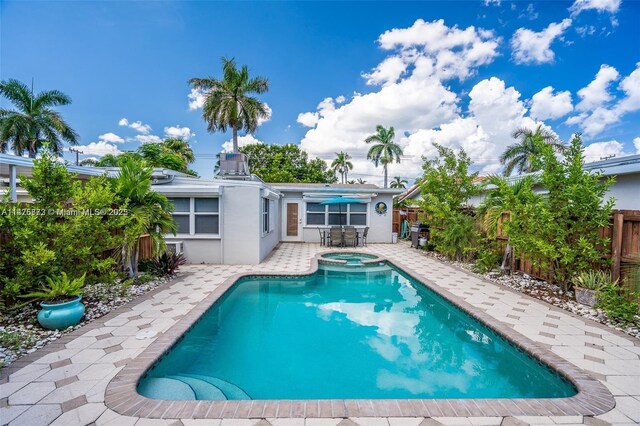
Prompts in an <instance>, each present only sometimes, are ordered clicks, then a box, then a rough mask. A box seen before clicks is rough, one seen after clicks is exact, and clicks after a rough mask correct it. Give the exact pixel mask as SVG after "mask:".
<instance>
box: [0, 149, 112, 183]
mask: <svg viewBox="0 0 640 426" xmlns="http://www.w3.org/2000/svg"><path fill="white" fill-rule="evenodd" d="M9 166H16V173H17V175H18V176H27V177H31V176H32V170H33V158H27V157H19V156H17V155H10V154H0V177H8V176H9ZM67 170H69V171H70V172H71V173H77V174H78V175H79V177H81V178H82V177H88V176H102V175H104V174H105V171H106V172H107V174H109V175H110V173H111V172H110V171H108V170H105V169H102V168H97V167H85V166H75V165H71V164H69V165H67Z"/></svg>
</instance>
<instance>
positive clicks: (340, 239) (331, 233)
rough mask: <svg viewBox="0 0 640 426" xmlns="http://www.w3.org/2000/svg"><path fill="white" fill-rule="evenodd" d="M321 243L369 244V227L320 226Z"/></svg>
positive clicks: (338, 244)
mask: <svg viewBox="0 0 640 426" xmlns="http://www.w3.org/2000/svg"><path fill="white" fill-rule="evenodd" d="M318 232H319V233H320V245H323V246H331V247H349V246H350V247H356V246H366V245H367V234H368V233H369V227H368V226H367V227H366V228H363V229H357V228H356V227H355V226H331V227H329V228H322V227H318Z"/></svg>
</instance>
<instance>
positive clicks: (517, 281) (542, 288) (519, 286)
mask: <svg viewBox="0 0 640 426" xmlns="http://www.w3.org/2000/svg"><path fill="white" fill-rule="evenodd" d="M423 253H424V254H425V255H426V256H431V257H433V258H435V259H438V260H440V261H441V262H445V263H448V264H450V265H454V266H457V267H458V268H461V269H464V270H465V271H468V272H470V273H472V274H475V275H479V276H481V277H482V278H484V279H487V280H489V281H492V282H494V283H496V284H499V285H502V286H505V287H509V288H511V289H513V290H516V291H519V292H521V293H524V294H527V295H529V296H531V297H535V298H536V299H539V300H542V301H544V302H547V303H549V304H551V305H554V306H557V307H559V308H562V309H564V310H566V311H569V312H571V313H573V314H576V315H580V316H582V317H585V318H589V319H591V320H594V321H597V322H599V323H601V324H605V325H608V326H609V327H612V328H615V329H616V330H620V331H622V332H624V333H627V334H628V335H630V336H633V337H636V338H638V339H640V316H637V315H636V321H635V323H634V324H632V325H629V326H621V325H620V324H618V323H616V322H613V321H611V320H609V319H608V318H607V315H606V313H605V312H604V311H603V310H601V309H596V308H592V307H589V306H586V305H582V304H580V303H578V302H576V300H575V298H574V294H573V292H568V293H565V294H563V292H562V289H561V288H560V287H558V286H557V285H554V284H550V283H548V282H546V281H542V280H539V279H536V278H533V277H531V276H529V275H527V274H520V273H514V274H511V275H501V274H500V272H495V271H492V272H488V273H486V274H479V273H477V272H475V271H474V269H473V264H472V263H465V262H455V261H451V260H449V259H447V258H446V257H445V256H443V255H441V254H439V253H435V252H429V251H424V252H423Z"/></svg>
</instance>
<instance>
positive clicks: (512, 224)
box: [477, 175, 542, 272]
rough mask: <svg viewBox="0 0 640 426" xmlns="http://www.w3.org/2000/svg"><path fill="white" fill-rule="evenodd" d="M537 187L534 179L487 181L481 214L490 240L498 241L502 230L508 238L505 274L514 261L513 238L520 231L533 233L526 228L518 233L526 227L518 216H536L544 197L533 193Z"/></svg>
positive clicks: (504, 261) (480, 208)
mask: <svg viewBox="0 0 640 426" xmlns="http://www.w3.org/2000/svg"><path fill="white" fill-rule="evenodd" d="M534 183H535V178H534V177H532V176H524V177H522V178H520V179H517V180H515V181H510V180H507V179H505V178H503V177H501V176H496V175H491V176H488V177H487V178H486V179H485V180H484V181H483V188H484V190H485V191H486V195H485V198H484V200H482V202H481V203H480V205H479V206H478V209H477V213H478V217H479V218H480V219H481V220H482V222H483V229H484V231H485V232H486V233H487V236H488V237H489V238H492V239H495V238H496V237H497V236H498V228H499V227H500V226H502V230H503V231H504V232H503V233H504V235H506V236H507V246H506V248H505V252H504V256H503V259H502V265H501V267H500V269H501V271H502V272H505V271H506V270H507V269H508V268H509V267H510V261H511V259H512V258H513V247H512V246H511V241H510V239H509V235H510V234H511V233H514V232H517V231H519V232H529V230H527V229H523V228H522V227H521V228H520V229H516V227H517V226H520V225H519V224H521V223H522V222H521V221H519V220H517V217H516V215H518V214H535V210H534V209H535V206H537V205H539V204H540V203H541V202H542V198H541V196H540V195H538V194H536V193H535V192H534V191H533V185H534ZM505 213H506V215H505ZM503 221H504V222H503Z"/></svg>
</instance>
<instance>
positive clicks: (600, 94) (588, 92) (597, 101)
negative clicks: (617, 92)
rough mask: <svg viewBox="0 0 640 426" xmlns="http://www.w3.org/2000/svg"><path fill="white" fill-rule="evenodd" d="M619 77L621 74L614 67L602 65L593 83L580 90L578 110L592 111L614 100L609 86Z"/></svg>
mask: <svg viewBox="0 0 640 426" xmlns="http://www.w3.org/2000/svg"><path fill="white" fill-rule="evenodd" d="M619 77H620V74H619V73H618V71H617V70H616V69H615V68H614V67H610V66H609V65H606V64H603V65H601V66H600V70H599V71H598V73H597V74H596V76H595V78H594V79H593V81H592V82H591V83H589V84H588V85H587V86H586V87H583V88H582V89H580V90H578V96H579V97H580V102H578V104H577V105H576V110H578V111H592V110H594V109H596V108H597V107H599V106H601V105H603V104H605V103H606V102H609V101H610V100H611V99H613V96H612V95H611V94H610V93H609V86H610V85H611V83H612V82H614V81H616V80H617V79H618V78H619Z"/></svg>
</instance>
